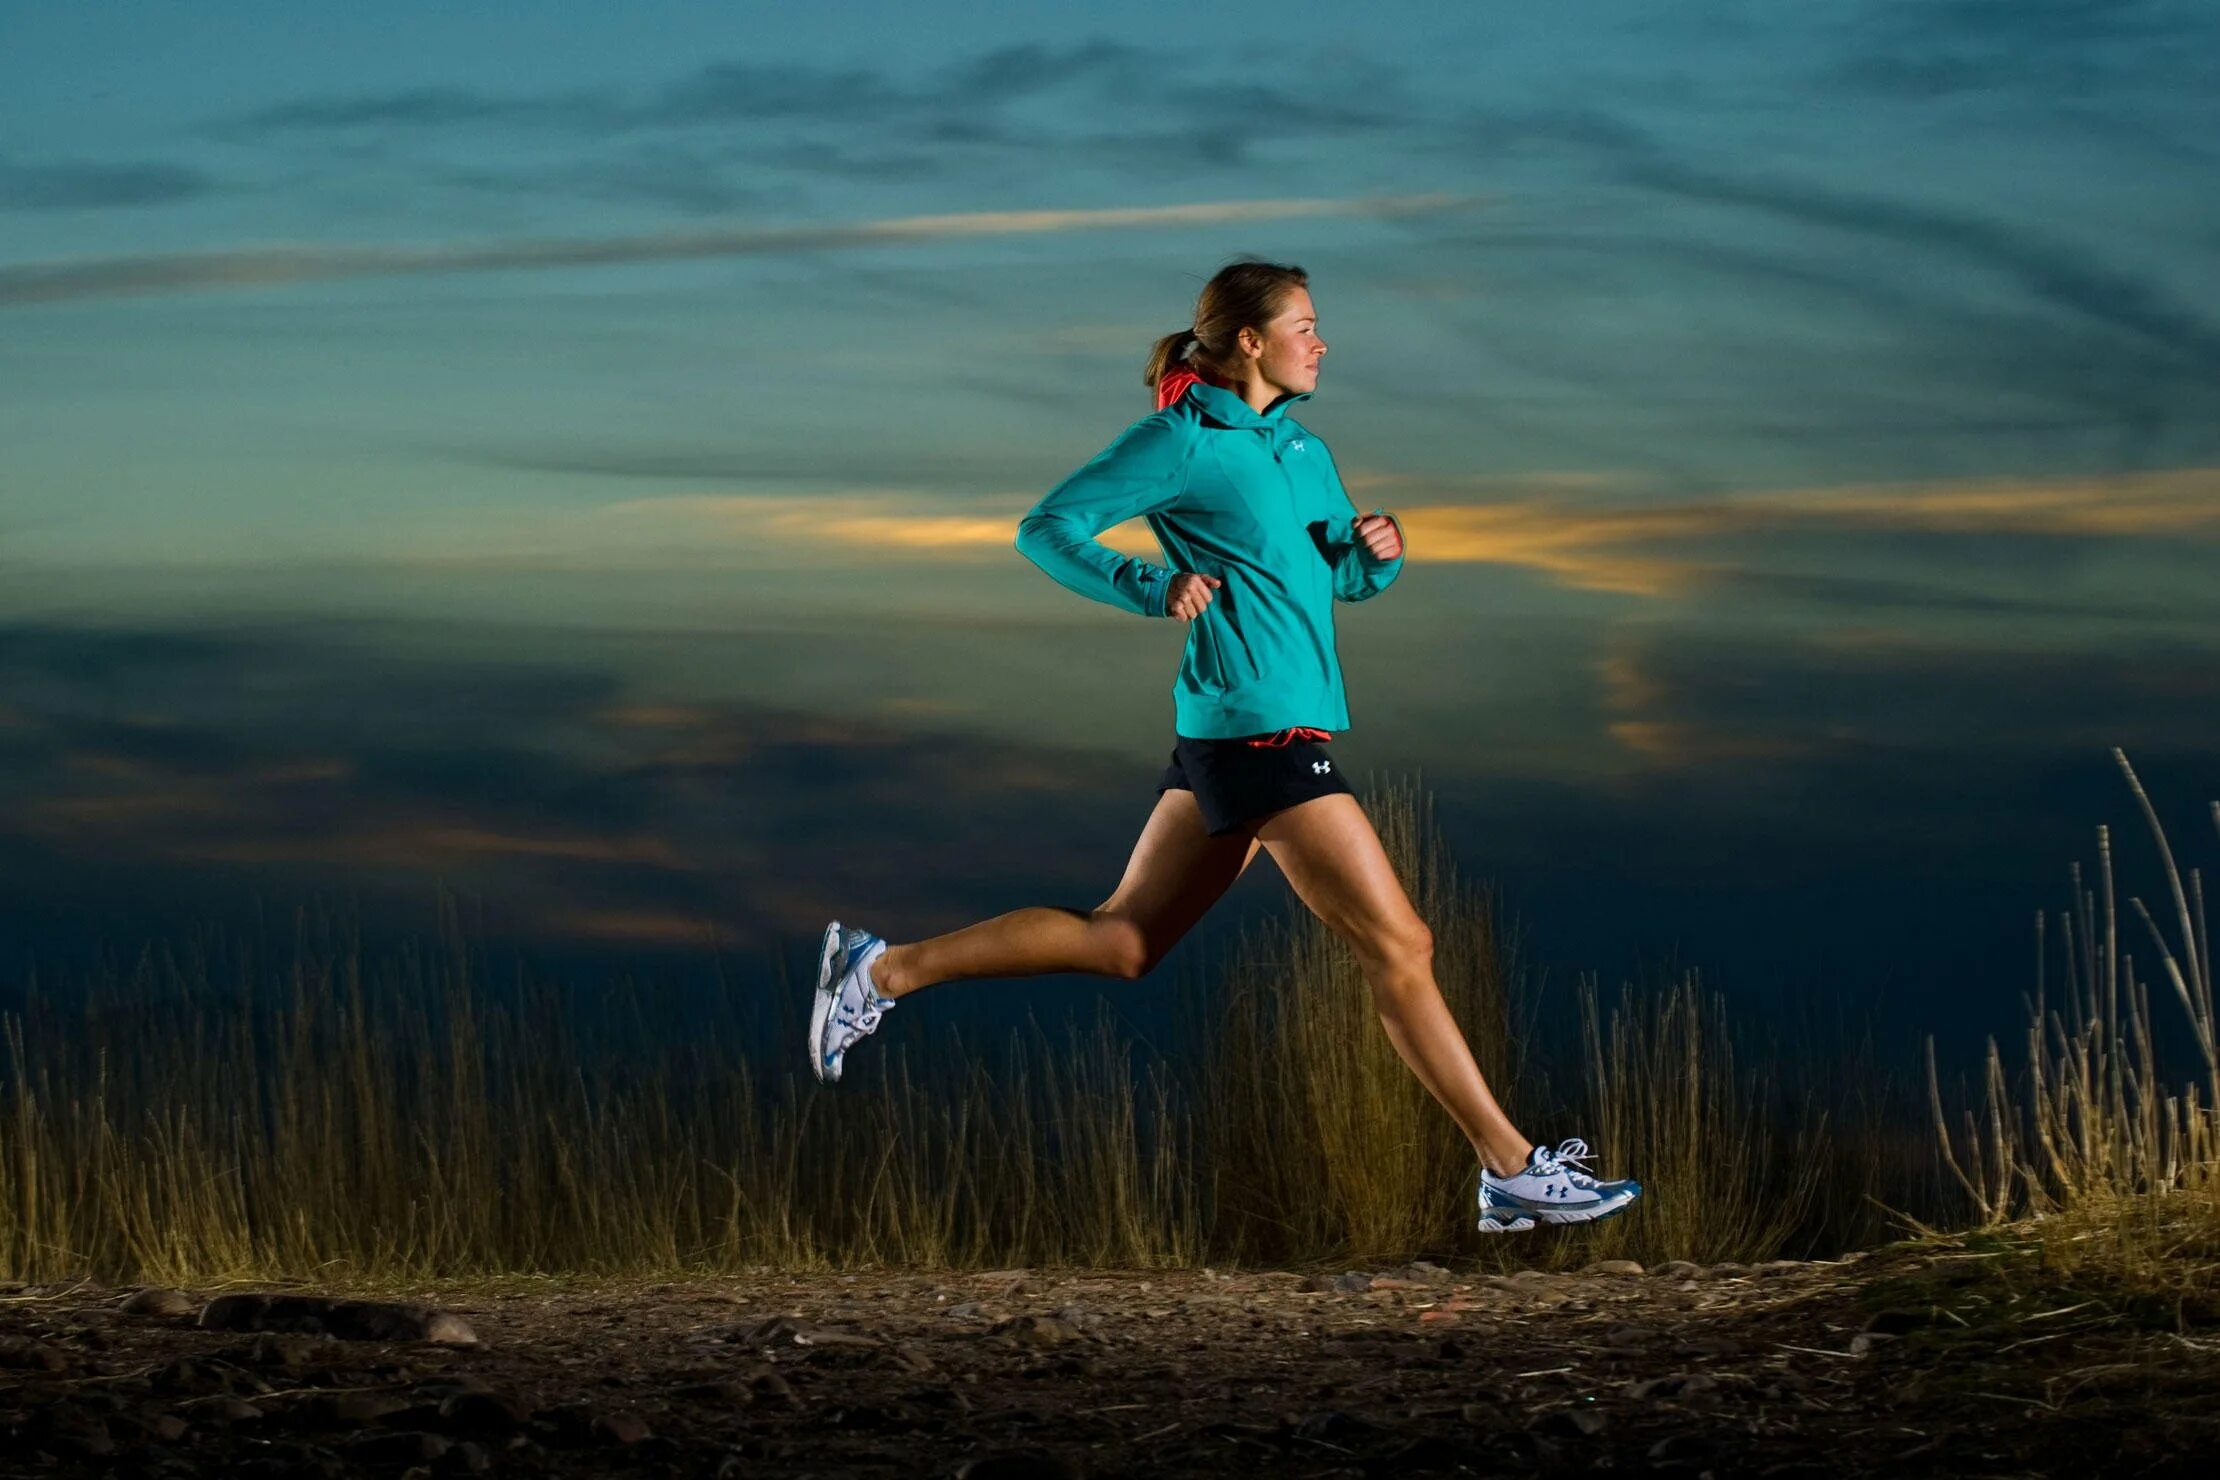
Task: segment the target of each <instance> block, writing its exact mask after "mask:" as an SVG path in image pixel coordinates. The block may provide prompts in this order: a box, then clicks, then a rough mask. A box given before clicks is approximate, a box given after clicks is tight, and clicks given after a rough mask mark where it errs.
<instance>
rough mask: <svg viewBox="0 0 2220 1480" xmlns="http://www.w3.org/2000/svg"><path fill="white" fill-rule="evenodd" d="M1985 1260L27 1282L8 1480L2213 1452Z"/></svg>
mask: <svg viewBox="0 0 2220 1480" xmlns="http://www.w3.org/2000/svg"><path fill="white" fill-rule="evenodd" d="M1983 1258H1984V1256H1981V1255H1976V1254H1968V1253H1963V1252H1958V1253H1952V1252H1949V1251H1935V1250H1918V1249H1897V1250H1891V1251H1885V1252H1883V1253H1880V1254H1875V1255H1869V1256H1865V1257H1863V1258H1860V1259H1855V1260H1852V1261H1846V1262H1843V1263H1809V1264H1805V1263H1786V1262H1784V1263H1781V1264H1776V1265H1766V1266H1761V1267H1759V1268H1756V1269H1746V1268H1743V1267H1741V1266H1735V1265H1717V1266H1711V1267H1709V1268H1705V1267H1702V1266H1697V1265H1686V1264H1682V1265H1660V1266H1657V1267H1655V1268H1654V1269H1652V1270H1650V1271H1646V1272H1645V1271H1641V1270H1640V1269H1639V1267H1637V1266H1633V1265H1622V1266H1617V1267H1611V1266H1597V1267H1594V1268H1591V1269H1589V1270H1584V1271H1581V1272H1579V1273H1572V1274H1555V1275H1544V1274H1531V1273H1530V1274H1521V1275H1512V1276H1503V1275H1482V1274H1476V1273H1470V1272H1454V1271H1449V1270H1444V1269H1440V1268H1437V1267H1435V1266H1432V1265H1427V1264H1418V1265H1408V1266H1402V1267H1400V1268H1397V1269H1393V1270H1378V1269H1375V1270H1366V1271H1350V1272H1346V1273H1344V1272H1333V1273H1328V1274H1324V1275H1313V1274H1302V1273H1292V1272H1279V1271H1264V1272H1258V1271H1240V1272H1234V1273H1218V1272H1213V1271H1209V1270H1182V1271H1172V1272H1165V1271H1148V1272H1104V1271H1095V1270H1087V1271H1057V1270H1026V1271H1019V1270H1005V1271H996V1272H993V1273H987V1274H972V1273H950V1272H940V1273H919V1272H906V1271H893V1272H883V1271H873V1272H867V1273H853V1274H819V1275H777V1274H761V1275H751V1276H742V1277H730V1278H718V1279H714V1280H706V1279H705V1280H696V1281H686V1282H655V1283H637V1282H634V1283H627V1284H601V1285H585V1284H581V1283H579V1282H575V1281H566V1282H563V1283H562V1284H560V1285H559V1286H558V1285H553V1284H550V1285H543V1286H539V1287H532V1286H530V1285H529V1284H519V1283H516V1282H512V1283H511V1284H510V1285H509V1286H508V1287H507V1288H498V1289H497V1288H489V1287H485V1286H479V1287H477V1288H475V1289H473V1290H471V1291H469V1292H467V1293H461V1292H457V1291H456V1290H455V1289H454V1288H453V1287H448V1289H447V1290H446V1291H445V1292H444V1293H443V1292H441V1291H436V1290H431V1289H426V1290H422V1291H416V1292H411V1294H410V1296H409V1297H408V1298H411V1299H416V1300H422V1301H425V1302H427V1303H429V1304H430V1305H432V1306H435V1307H436V1308H437V1309H439V1310H441V1311H446V1312H452V1313H453V1314H455V1315H457V1316H460V1317H461V1319H462V1321H463V1322H465V1323H467V1326H468V1327H469V1331H466V1332H464V1333H462V1334H463V1335H465V1336H467V1335H469V1334H471V1333H475V1335H476V1336H477V1338H478V1341H477V1343H476V1344H474V1345H472V1344H451V1343H445V1342H438V1341H430V1340H416V1341H410V1340H392V1339H384V1340H365V1339H340V1338H336V1337H333V1336H330V1335H328V1334H304V1333H300V1332H290V1333H281V1332H276V1331H268V1330H264V1331H259V1332H256V1331H241V1330H211V1329H205V1328H203V1327H202V1326H201V1325H199V1324H197V1320H198V1317H199V1315H200V1313H201V1311H202V1310H203V1308H204V1306H205V1305H206V1303H207V1302H208V1301H209V1300H210V1299H212V1298H213V1297H215V1296H217V1295H220V1294H226V1293H233V1292H229V1291H215V1290H206V1291H183V1292H178V1296H177V1298H166V1297H163V1296H161V1294H160V1292H151V1293H150V1292H139V1291H137V1290H136V1287H128V1288H123V1289H112V1288H105V1287H101V1286H97V1285H93V1284H89V1283H77V1284H67V1285H40V1286H21V1285H16V1286H4V1285H0V1473H4V1474H8V1475H29V1474H46V1475H61V1474H70V1475H74V1474H88V1475H89V1474H99V1475H103V1476H117V1477H131V1476H181V1477H182V1476H227V1477H228V1476H270V1477H277V1476H285V1477H294V1476H316V1475H356V1474H364V1475H421V1476H439V1475H450V1474H456V1475H462V1474H495V1475H508V1474H514V1475H560V1476H608V1475H642V1474H647V1475H675V1476H705V1477H707V1476H730V1477H738V1476H801V1475H819V1476H831V1475H883V1476H888V1477H912V1476H949V1477H959V1476H968V1477H969V1480H1007V1477H1016V1476H1043V1477H1047V1476H1083V1477H1110V1476H1134V1477H1139V1476H1157V1475H1255V1474H1260V1473H1269V1474H1273V1475H1275V1476H1292V1475H1345V1476H1364V1477H1373V1476H1391V1475H1392V1476H1404V1475H1434V1474H1440V1475H1454V1474H1473V1475H1496V1474H1537V1473H1539V1474H1574V1473H1587V1472H1591V1471H1594V1470H1597V1469H1611V1470H1615V1471H1617V1472H1619V1473H1633V1474H1641V1473H1652V1472H1654V1473H1660V1474H1685V1475H1689V1476H1699V1475H1702V1474H1705V1473H1707V1472H1708V1473H1710V1474H1712V1475H1715V1476H1720V1477H1725V1476H1730V1475H1746V1474H1747V1475H1760V1474H1763V1475H1774V1476H1786V1475H1812V1476H1821V1475H1825V1476H1840V1475H1862V1474H1875V1475H1878V1474H1886V1475H1891V1476H1897V1475H1949V1476H1952V1477H1962V1476H1973V1475H2008V1474H2069V1473H2070V1474H2077V1475H2083V1476H2086V1475H2089V1474H2103V1475H2107V1476H2122V1475H2175V1474H2184V1475H2186V1474H2188V1473H2189V1472H2190V1464H2191V1456H2193V1455H2195V1454H2198V1453H2207V1454H2209V1453H2213V1452H2220V1419H2216V1417H2215V1415H2214V1410H2215V1408H2216V1407H2220V1405H2215V1404H2213V1402H2212V1400H2211V1395H2212V1394H2214V1393H2220V1341H2214V1340H2210V1339H2200V1338H2198V1337H2197V1336H2196V1335H2195V1334H2189V1335H2185V1334H2181V1333H2178V1332H2171V1331H2166V1330H2153V1329H2138V1328H2137V1327H2136V1326H2135V1325H2133V1324H2132V1323H2131V1322H2127V1321H2124V1320H2122V1319H2120V1318H2119V1317H2118V1314H2117V1312H2112V1311H2107V1310H2102V1309H2094V1308H2093V1305H2092V1304H2084V1305H2082V1306H2081V1307H2079V1308H2075V1307H2073V1306H2071V1305H2070V1304H2069V1303H2067V1302H2064V1301H2061V1300H2059V1299H2057V1298H2056V1297H2055V1293H2053V1294H2052V1295H2050V1296H2047V1297H2046V1295H2045V1294H2044V1292H2042V1291H2041V1290H2039V1289H2013V1288H2007V1287H2005V1286H2001V1285H1999V1284H1998V1282H1997V1279H1996V1275H1995V1271H1994V1270H1993V1268H1991V1267H1989V1266H1988V1265H1986V1264H1984V1263H1983ZM257 1288H265V1289H266V1288H270V1287H257ZM326 1293H343V1292H326ZM383 1294H384V1295H385V1296H386V1297H388V1298H390V1297H391V1294H392V1292H390V1291H388V1292H383ZM134 1295H136V1296H137V1299H136V1301H133V1300H132V1299H131V1297H133V1296H134ZM127 1303H130V1304H132V1305H133V1306H134V1307H135V1308H132V1309H126V1308H124V1307H125V1305H126V1304H127ZM232 1304H233V1305H234V1306H236V1305H237V1304H238V1302H232ZM165 1307H166V1308H167V1309H168V1310H169V1311H170V1312H171V1313H169V1314H163V1313H161V1312H162V1310H163V1309H164V1308H165ZM450 1334H452V1333H450ZM2197 1473H2199V1474H2203V1473H2207V1472H2206V1471H2205V1470H2204V1469H2203V1467H2202V1465H2199V1466H2198V1469H2197Z"/></svg>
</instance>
